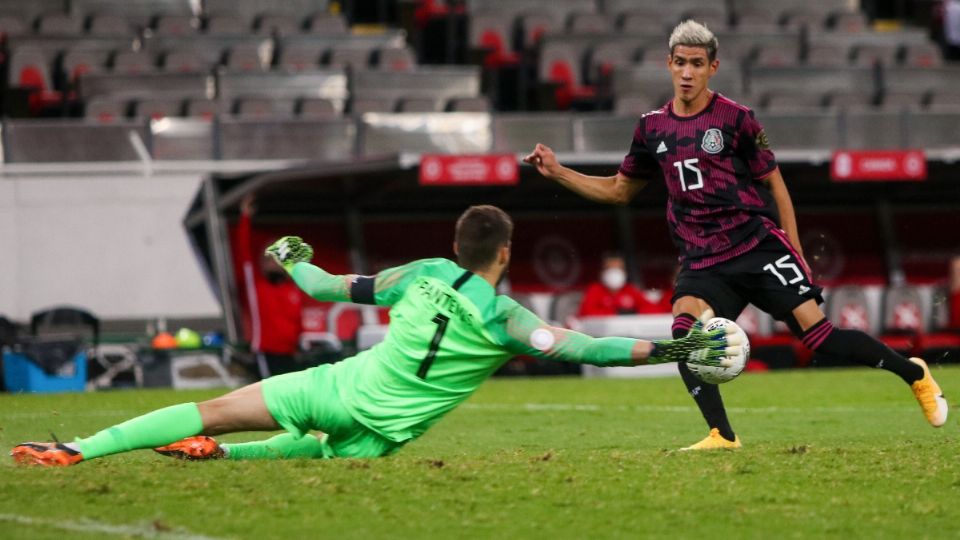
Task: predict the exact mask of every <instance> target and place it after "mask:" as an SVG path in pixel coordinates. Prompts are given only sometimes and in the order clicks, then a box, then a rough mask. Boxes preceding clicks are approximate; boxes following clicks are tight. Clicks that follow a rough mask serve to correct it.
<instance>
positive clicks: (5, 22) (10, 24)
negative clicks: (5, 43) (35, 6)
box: [0, 14, 28, 40]
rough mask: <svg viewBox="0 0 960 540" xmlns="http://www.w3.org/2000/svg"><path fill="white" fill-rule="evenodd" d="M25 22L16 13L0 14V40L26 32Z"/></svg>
mask: <svg viewBox="0 0 960 540" xmlns="http://www.w3.org/2000/svg"><path fill="white" fill-rule="evenodd" d="M27 30H28V29H27V24H26V23H25V22H24V21H23V19H22V18H20V17H18V16H16V15H9V14H7V15H0V40H6V39H7V38H9V37H15V36H20V35H23V34H26V33H27Z"/></svg>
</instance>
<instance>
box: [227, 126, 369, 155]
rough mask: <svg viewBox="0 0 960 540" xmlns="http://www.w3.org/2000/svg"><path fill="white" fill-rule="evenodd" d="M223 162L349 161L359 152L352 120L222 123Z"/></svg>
mask: <svg viewBox="0 0 960 540" xmlns="http://www.w3.org/2000/svg"><path fill="white" fill-rule="evenodd" d="M219 125H220V138H219V142H220V147H219V152H218V155H219V156H220V158H221V159H308V160H316V161H336V160H343V159H348V158H349V157H350V156H352V155H353V154H354V152H355V150H356V148H355V141H356V128H355V126H354V124H353V122H352V121H350V120H321V121H317V120H292V119H291V120H245V119H233V118H222V119H221V121H220V124H219Z"/></svg>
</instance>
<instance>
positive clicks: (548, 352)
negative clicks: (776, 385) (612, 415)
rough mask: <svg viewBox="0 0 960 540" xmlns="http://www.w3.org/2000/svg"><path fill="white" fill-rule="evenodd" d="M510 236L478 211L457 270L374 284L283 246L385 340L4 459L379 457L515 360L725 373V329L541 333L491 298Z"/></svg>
mask: <svg viewBox="0 0 960 540" xmlns="http://www.w3.org/2000/svg"><path fill="white" fill-rule="evenodd" d="M512 232H513V223H512V221H511V220H510V217H509V216H507V214H506V213H505V212H503V211H502V210H500V209H499V208H496V207H493V206H474V207H471V208H469V209H468V210H467V211H466V212H464V213H463V215H462V216H460V218H459V220H458V221H457V225H456V237H455V243H454V246H453V247H454V252H455V253H456V255H457V260H458V262H457V263H454V262H452V261H449V260H447V259H439V258H438V259H425V260H419V261H415V262H412V263H409V264H407V265H405V266H400V267H397V268H390V269H387V270H384V271H382V272H380V273H379V274H377V275H375V276H358V275H345V276H335V275H330V274H328V273H327V272H325V271H323V270H322V269H320V268H318V267H316V266H314V265H312V264H310V263H309V262H308V261H309V260H310V258H311V257H312V255H313V252H312V249H311V248H310V246H309V245H307V244H305V243H303V242H302V241H301V240H300V239H299V238H297V237H284V238H281V239H280V240H278V241H277V242H276V243H274V244H273V245H272V246H270V247H269V248H268V249H267V252H268V253H269V254H270V255H272V256H273V257H275V258H276V259H277V261H278V262H279V263H280V264H281V265H282V266H283V267H284V268H285V269H286V271H287V272H289V273H290V275H291V276H292V277H293V279H294V281H295V282H296V283H297V285H298V286H300V288H302V289H303V290H304V291H305V292H307V293H308V294H310V295H311V296H312V297H314V298H316V299H318V300H321V301H338V302H354V303H360V304H376V305H380V306H392V309H391V311H390V316H391V324H390V331H389V333H388V334H387V337H386V339H385V340H384V341H383V342H382V343H380V344H378V345H377V346H375V347H373V348H372V349H369V350H367V351H364V352H361V353H360V354H358V355H356V356H354V357H352V358H348V359H346V360H344V361H342V362H339V363H336V364H328V365H322V366H319V367H314V368H310V369H307V370H304V371H300V372H295V373H287V374H283V375H278V376H276V377H271V378H268V379H265V380H263V381H261V382H258V383H255V384H252V385H250V386H246V387H244V388H240V389H238V390H235V391H233V392H231V393H229V394H226V395H224V396H222V397H219V398H215V399H212V400H209V401H204V402H202V403H199V404H197V403H183V404H180V405H173V406H171V407H167V408H164V409H160V410H157V411H154V412H151V413H148V414H145V415H143V416H140V417H137V418H134V419H132V420H128V421H126V422H124V423H122V424H118V425H116V426H113V427H111V428H107V429H105V430H103V431H100V432H99V433H96V434H94V435H93V436H91V437H88V438H84V439H77V440H76V441H75V442H72V443H65V444H64V443H60V442H52V443H24V444H21V445H18V446H16V447H15V448H14V449H13V451H12V452H11V455H12V456H13V457H14V458H15V459H16V460H17V461H18V462H20V463H26V464H39V465H73V464H75V463H79V462H80V461H83V460H88V459H94V458H98V457H102V456H105V455H108V454H114V453H118V452H125V451H129V450H135V449H140V448H155V449H156V450H157V451H158V452H160V453H162V454H166V455H172V456H175V457H181V458H187V459H206V458H228V459H262V458H297V457H304V458H333V457H378V456H385V455H389V454H392V453H393V452H395V451H397V450H398V449H399V448H400V447H402V446H403V445H404V444H406V443H408V442H410V441H412V440H414V439H416V438H417V437H419V436H420V435H422V434H423V433H424V432H425V431H426V430H427V429H429V428H430V426H432V425H433V424H435V423H436V422H437V421H438V420H440V418H442V417H443V416H444V415H445V414H446V413H448V412H450V411H451V410H453V409H454V408H455V407H456V406H457V405H459V404H460V403H462V402H463V401H465V400H466V399H467V398H468V397H470V395H471V394H473V392H474V391H475V390H476V389H477V388H478V387H479V386H480V384H481V383H483V381H484V380H485V379H486V378H487V377H489V376H490V375H491V374H492V373H493V372H494V371H496V370H497V368H499V367H500V366H501V365H503V364H504V362H506V361H507V360H508V359H510V358H511V357H512V356H514V355H519V354H524V355H531V356H537V357H541V358H550V359H554V360H560V361H566V362H582V363H588V364H593V365H597V366H625V365H640V364H659V363H664V362H676V361H678V360H683V361H686V362H692V363H699V364H705V365H719V364H720V363H721V362H722V360H721V359H722V358H723V357H724V356H725V355H726V354H738V353H739V351H738V350H736V349H737V348H738V344H737V343H732V342H731V343H728V337H727V336H726V335H725V334H724V333H723V332H724V331H723V330H718V331H716V332H713V333H705V332H703V331H700V330H699V328H698V329H697V330H696V331H693V332H691V333H690V334H689V335H687V336H686V337H684V338H681V339H676V340H664V341H653V342H651V341H644V340H636V339H627V338H619V337H607V338H598V339H595V338H591V337H589V336H586V335H584V334H580V333H577V332H573V331H571V330H566V329H562V328H555V327H551V326H548V325H547V324H545V323H544V322H543V321H541V320H540V319H539V318H537V317H536V316H535V315H534V314H533V313H531V312H530V311H528V310H526V309H525V308H523V307H521V306H520V305H519V304H517V302H516V301H514V300H512V299H510V298H508V297H506V296H497V294H496V292H495V290H494V287H495V285H496V283H497V281H498V280H499V279H500V278H501V277H502V276H503V275H504V272H505V271H506V269H507V265H508V263H509V261H510V238H511V235H512ZM728 331H729V330H728ZM280 428H283V429H285V430H286V432H285V433H283V434H280V435H276V436H274V437H273V438H270V439H267V440H263V441H256V442H248V443H239V444H218V443H217V442H216V441H215V440H214V439H213V438H211V437H210V436H211V435H218V434H222V433H230V432H236V431H273V430H278V429H280ZM310 431H317V432H320V433H319V434H316V435H312V434H309V432H310Z"/></svg>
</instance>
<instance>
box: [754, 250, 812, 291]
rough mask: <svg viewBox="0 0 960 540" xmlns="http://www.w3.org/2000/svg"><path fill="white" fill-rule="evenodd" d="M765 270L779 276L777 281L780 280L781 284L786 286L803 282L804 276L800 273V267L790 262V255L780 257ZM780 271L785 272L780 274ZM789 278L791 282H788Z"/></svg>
mask: <svg viewBox="0 0 960 540" xmlns="http://www.w3.org/2000/svg"><path fill="white" fill-rule="evenodd" d="M763 269H764V270H766V271H767V272H770V273H771V274H773V275H775V276H777V279H779V280H780V283H783V284H784V285H793V284H794V283H796V282H798V281H803V274H802V273H800V267H798V266H797V265H796V264H794V263H792V262H790V256H789V255H784V256H783V257H780V258H779V259H777V260H776V261H774V262H773V263H771V264H767V265H766V266H764V267H763ZM780 270H783V271H784V272H783V273H780ZM788 277H789V278H790V280H789V281H787V278H788Z"/></svg>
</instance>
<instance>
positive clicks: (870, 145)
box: [843, 109, 907, 149]
mask: <svg viewBox="0 0 960 540" xmlns="http://www.w3.org/2000/svg"><path fill="white" fill-rule="evenodd" d="M843 125H844V127H845V129H846V133H844V141H843V142H844V146H845V147H846V148H863V149H881V148H905V147H906V145H907V130H906V117H905V115H904V114H903V113H902V112H900V111H886V110H881V111H876V110H862V109H861V110H857V109H847V110H846V111H844V122H843Z"/></svg>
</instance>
